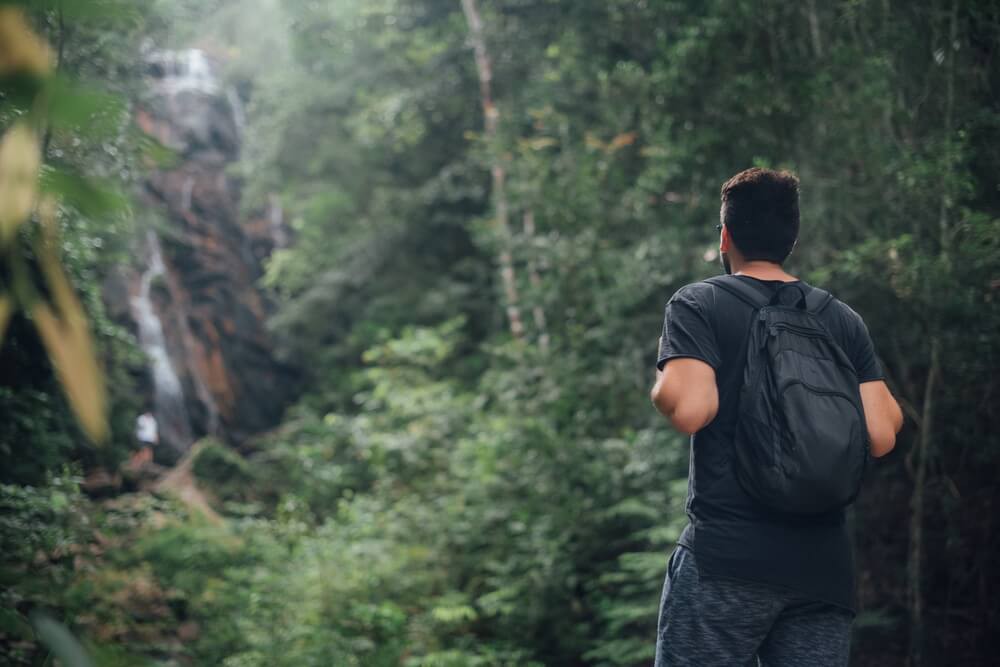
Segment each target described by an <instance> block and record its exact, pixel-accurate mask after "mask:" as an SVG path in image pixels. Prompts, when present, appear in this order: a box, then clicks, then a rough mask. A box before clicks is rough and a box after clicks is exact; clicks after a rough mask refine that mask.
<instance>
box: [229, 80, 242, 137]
mask: <svg viewBox="0 0 1000 667" xmlns="http://www.w3.org/2000/svg"><path fill="white" fill-rule="evenodd" d="M226 99H227V100H228V101H229V108H230V109H232V110H233V124H234V125H236V134H237V136H238V137H239V138H240V139H242V138H243V131H244V130H245V129H246V125H247V117H246V112H244V111H243V101H242V100H240V94H239V93H237V92H236V88H234V87H233V86H229V87H228V88H226Z"/></svg>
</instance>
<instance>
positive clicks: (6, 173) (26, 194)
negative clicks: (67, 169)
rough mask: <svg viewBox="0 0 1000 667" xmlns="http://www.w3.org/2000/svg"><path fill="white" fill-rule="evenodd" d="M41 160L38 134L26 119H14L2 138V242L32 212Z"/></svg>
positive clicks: (0, 217)
mask: <svg viewBox="0 0 1000 667" xmlns="http://www.w3.org/2000/svg"><path fill="white" fill-rule="evenodd" d="M41 164H42V153H41V148H40V144H39V142H38V135H36V134H35V132H34V130H32V129H31V128H30V127H28V125H27V124H26V123H15V124H14V125H13V126H12V127H11V128H10V129H9V130H7V132H6V133H5V134H4V135H3V139H2V140H0V242H2V243H3V244H4V245H6V244H7V243H8V242H9V241H10V239H12V238H13V237H14V234H16V233H17V228H18V227H19V226H20V225H21V223H22V222H24V221H25V220H26V219H27V217H28V216H29V215H30V214H31V209H32V207H33V206H34V205H35V196H36V195H37V193H38V169H39V167H41Z"/></svg>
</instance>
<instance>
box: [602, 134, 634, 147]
mask: <svg viewBox="0 0 1000 667" xmlns="http://www.w3.org/2000/svg"><path fill="white" fill-rule="evenodd" d="M633 142H635V132H625V133H624V134H619V135H618V136H616V137H615V138H614V139H612V140H611V143H610V144H609V145H608V149H609V150H612V151H616V150H618V149H619V148H624V147H625V146H629V145H631V144H632V143H633Z"/></svg>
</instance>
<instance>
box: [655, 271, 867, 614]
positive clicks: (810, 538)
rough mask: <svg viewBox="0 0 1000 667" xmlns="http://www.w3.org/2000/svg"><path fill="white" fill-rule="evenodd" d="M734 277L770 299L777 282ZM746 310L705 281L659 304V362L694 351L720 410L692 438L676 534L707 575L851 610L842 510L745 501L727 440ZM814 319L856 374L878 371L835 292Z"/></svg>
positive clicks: (861, 328) (855, 320) (861, 327)
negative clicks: (811, 510) (820, 511)
mask: <svg viewBox="0 0 1000 667" xmlns="http://www.w3.org/2000/svg"><path fill="white" fill-rule="evenodd" d="M738 277H739V279H740V280H743V281H744V282H746V283H747V284H748V285H751V286H753V287H754V288H756V289H758V290H759V291H761V292H762V293H763V294H764V295H766V296H768V297H770V296H771V295H772V294H773V293H774V290H776V289H777V287H778V286H779V285H780V284H781V283H780V282H779V281H763V280H758V279H756V278H751V277H749V276H738ZM802 284H803V285H805V283H802ZM806 287H808V286H807V285H806ZM752 314H753V309H752V308H751V307H750V305H749V304H747V303H746V302H744V301H742V300H741V299H739V298H738V297H736V296H734V295H733V294H731V293H730V292H727V291H726V290H723V289H721V288H718V287H715V286H714V285H710V284H708V283H694V284H691V285H687V286H686V287H683V288H681V289H680V290H678V291H677V293H676V294H674V296H673V297H671V299H670V301H669V302H668V303H667V307H666V313H665V315H664V318H663V335H662V336H661V338H660V352H659V358H658V359H657V364H656V365H657V367H658V368H661V369H662V368H663V365H664V364H665V363H666V362H667V361H668V360H669V359H673V358H675V357H692V358H695V359H700V360H702V361H704V362H705V363H707V364H708V365H709V366H711V367H712V368H714V369H715V377H716V383H717V385H718V388H719V411H718V414H717V415H716V416H715V419H713V420H712V422H711V423H709V424H708V425H707V426H706V427H705V428H703V429H702V430H700V431H698V432H697V433H695V434H694V435H692V436H691V458H690V466H689V472H688V497H687V506H686V511H687V514H688V518H689V519H690V523H689V524H688V526H687V527H686V528H685V529H684V532H683V533H682V534H681V537H680V539H679V540H678V542H679V543H680V544H682V545H684V546H685V547H687V548H689V549H691V550H692V551H694V552H695V554H696V555H697V557H698V566H699V570H700V571H701V574H703V575H705V576H717V577H729V578H733V579H743V580H749V581H758V582H763V583H767V584H771V585H774V586H780V587H783V588H787V589H790V590H792V591H794V592H796V593H798V594H800V595H802V596H803V597H805V598H810V599H815V600H823V601H826V602H830V603H832V604H836V605H838V606H841V607H846V608H848V609H851V610H853V609H854V562H853V556H852V552H851V541H850V537H849V535H848V532H847V527H846V524H845V515H844V511H843V510H838V511H836V512H834V513H832V514H827V515H824V516H822V517H809V518H808V519H802V520H796V521H794V522H793V521H792V520H791V519H788V518H786V517H781V516H777V515H775V514H774V513H772V512H769V511H768V510H767V509H766V508H764V507H762V506H760V505H759V504H758V503H757V502H756V501H754V500H753V499H751V498H750V497H749V496H748V495H747V494H746V492H744V490H743V488H742V487H741V486H740V484H739V482H738V481H737V480H736V477H735V475H734V472H733V455H732V440H733V433H734V430H735V426H736V416H737V407H738V406H737V403H738V400H739V392H740V387H741V385H742V383H743V367H744V365H745V364H746V345H747V335H748V333H749V331H750V318H751V315H752ZM820 320H821V321H822V323H823V324H824V325H825V326H826V328H827V329H828V331H829V332H830V335H831V336H832V337H833V339H834V340H835V341H836V342H837V343H838V344H839V345H840V346H841V347H842V348H843V350H844V352H845V353H846V354H847V356H848V358H849V359H850V360H851V362H852V363H853V364H854V368H855V370H856V371H857V374H858V381H859V382H869V381H872V380H880V379H882V369H881V367H880V366H879V362H878V359H877V358H876V356H875V348H874V346H873V345H872V340H871V337H870V336H869V335H868V329H867V327H865V323H864V321H863V320H862V319H861V317H860V316H859V315H858V314H857V313H856V312H854V311H853V310H851V308H850V307H848V306H847V305H846V304H844V303H843V302H841V301H839V300H837V299H834V300H833V302H831V303H830V304H829V306H827V307H826V308H825V309H824V310H823V312H822V313H821V314H820Z"/></svg>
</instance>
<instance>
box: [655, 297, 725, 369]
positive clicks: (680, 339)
mask: <svg viewBox="0 0 1000 667" xmlns="http://www.w3.org/2000/svg"><path fill="white" fill-rule="evenodd" d="M705 294H706V292H697V291H695V290H694V289H692V286H690V285H689V286H688V287H684V288H681V289H680V290H679V291H678V292H677V293H676V294H674V296H673V297H671V299H670V301H669V302H667V307H666V310H665V312H664V314H663V332H662V334H661V335H660V349H659V353H658V354H657V359H656V367H657V368H659V369H661V370H662V369H663V365H664V364H665V363H667V361H669V360H670V359H674V358H676V357H689V358H692V359H700V360H701V361H704V362H705V363H706V364H708V365H709V366H711V367H712V368H714V369H716V370H718V368H719V366H720V365H721V363H722V357H721V355H720V354H719V346H718V343H717V341H716V336H715V330H714V329H713V327H712V324H711V321H710V318H709V316H708V313H707V312H706V308H705V306H706V304H705V303H704V301H703V300H702V299H700V298H699V297H703V296H704V295H705Z"/></svg>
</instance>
